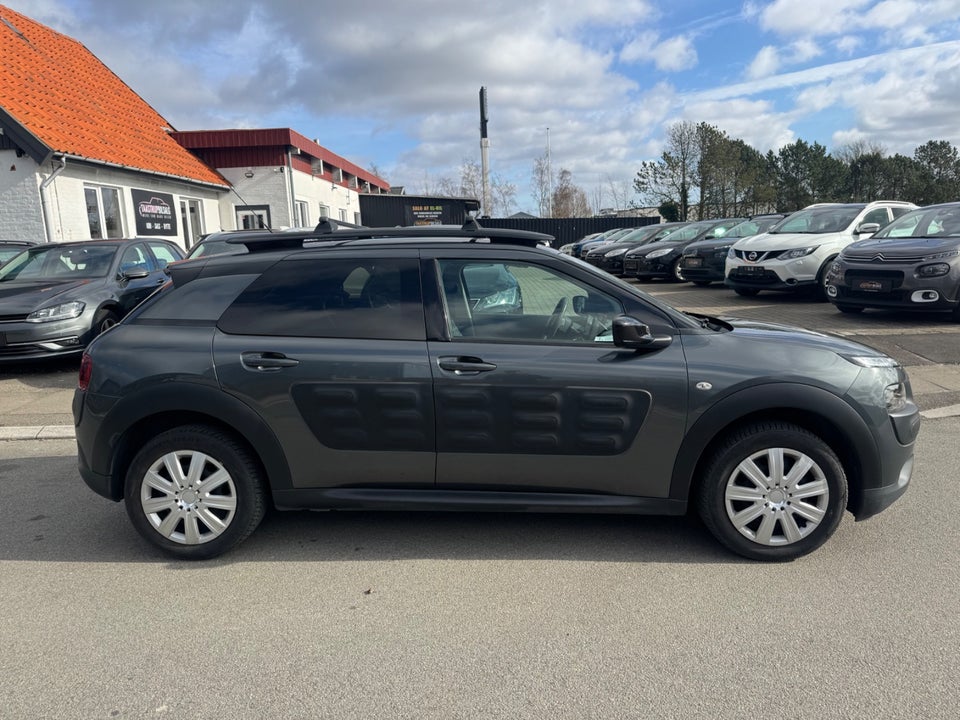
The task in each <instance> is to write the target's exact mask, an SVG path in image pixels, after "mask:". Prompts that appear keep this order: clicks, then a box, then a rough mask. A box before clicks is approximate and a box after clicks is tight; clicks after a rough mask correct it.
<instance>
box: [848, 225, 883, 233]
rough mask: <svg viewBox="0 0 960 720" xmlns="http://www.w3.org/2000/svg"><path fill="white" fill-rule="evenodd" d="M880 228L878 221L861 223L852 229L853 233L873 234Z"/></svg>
mask: <svg viewBox="0 0 960 720" xmlns="http://www.w3.org/2000/svg"><path fill="white" fill-rule="evenodd" d="M879 229H880V223H862V224H860V225H858V226H857V229H856V230H854V231H853V233H854V235H873V234H874V233H875V232H876V231H877V230H879Z"/></svg>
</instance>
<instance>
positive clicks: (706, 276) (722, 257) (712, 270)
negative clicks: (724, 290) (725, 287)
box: [680, 251, 727, 282]
mask: <svg viewBox="0 0 960 720" xmlns="http://www.w3.org/2000/svg"><path fill="white" fill-rule="evenodd" d="M726 259H727V253H726V251H723V252H722V253H710V254H704V255H684V256H683V257H682V258H681V259H680V271H681V272H682V273H683V277H684V278H685V279H687V280H690V281H691V282H698V281H701V280H703V281H706V280H709V281H710V282H722V281H723V272H724V267H725V263H726Z"/></svg>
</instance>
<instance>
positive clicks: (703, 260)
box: [680, 213, 787, 287]
mask: <svg viewBox="0 0 960 720" xmlns="http://www.w3.org/2000/svg"><path fill="white" fill-rule="evenodd" d="M785 217H787V216H786V215H785V214H783V213H775V214H769V215H754V216H753V217H752V218H750V219H749V220H744V221H743V222H741V223H739V224H737V225H734V226H733V227H732V228H730V229H729V230H728V231H727V232H726V233H724V234H723V235H721V236H720V237H714V238H709V239H707V240H697V241H696V242H693V243H690V244H689V245H687V247H686V248H685V249H684V251H683V255H682V257H681V260H680V274H681V275H682V276H683V278H684V280H689V281H690V282H692V283H693V284H694V285H697V286H700V287H706V286H707V285H709V284H710V283H712V282H723V277H724V268H725V267H726V262H727V253H729V252H730V248H731V247H732V246H733V244H734V243H735V242H736V241H737V240H740V239H741V238H745V237H752V236H754V235H759V234H760V233H765V232H766V231H767V230H769V229H770V228H772V227H774V226H775V225H776V224H777V223H779V222H780V221H781V220H783V219H784V218H785Z"/></svg>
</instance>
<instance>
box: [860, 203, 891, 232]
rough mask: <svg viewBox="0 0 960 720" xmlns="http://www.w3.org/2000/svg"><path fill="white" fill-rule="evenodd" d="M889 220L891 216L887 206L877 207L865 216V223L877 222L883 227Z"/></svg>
mask: <svg viewBox="0 0 960 720" xmlns="http://www.w3.org/2000/svg"><path fill="white" fill-rule="evenodd" d="M888 222H890V216H889V215H888V214H887V209H886V208H875V209H873V210H871V211H870V212H868V213H867V214H866V215H864V216H863V223H877V225H879V226H880V227H883V226H884V225H886V224H887V223H888Z"/></svg>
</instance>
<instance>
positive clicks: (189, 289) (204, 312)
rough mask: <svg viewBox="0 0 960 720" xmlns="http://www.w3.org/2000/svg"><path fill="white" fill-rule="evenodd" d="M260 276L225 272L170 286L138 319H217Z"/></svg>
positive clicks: (188, 320)
mask: <svg viewBox="0 0 960 720" xmlns="http://www.w3.org/2000/svg"><path fill="white" fill-rule="evenodd" d="M258 277H260V275H259V274H254V275H222V276H217V277H208V278H198V279H196V280H193V281H192V282H189V283H187V284H186V285H184V286H182V287H174V286H170V287H167V288H165V289H164V290H163V291H162V292H159V293H157V294H156V295H155V296H154V297H153V298H152V299H151V300H148V301H147V304H146V305H145V306H144V307H143V309H142V310H141V311H140V312H139V313H137V316H136V317H137V320H138V321H140V320H144V321H147V322H156V321H164V322H166V323H171V322H174V323H176V322H179V323H184V322H210V323H212V322H216V321H217V320H219V319H220V316H221V315H223V312H224V310H226V309H227V308H228V307H230V304H231V303H232V302H233V301H234V300H236V299H237V296H238V295H239V294H240V293H241V292H243V290H244V289H245V288H246V287H247V286H248V285H249V284H250V283H252V282H253V281H254V280H256V279H257V278H258Z"/></svg>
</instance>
